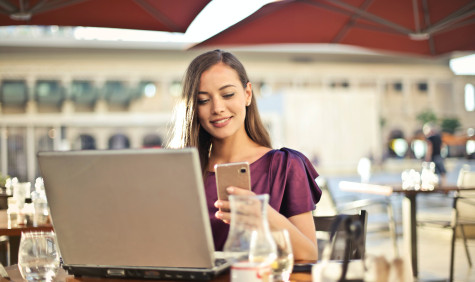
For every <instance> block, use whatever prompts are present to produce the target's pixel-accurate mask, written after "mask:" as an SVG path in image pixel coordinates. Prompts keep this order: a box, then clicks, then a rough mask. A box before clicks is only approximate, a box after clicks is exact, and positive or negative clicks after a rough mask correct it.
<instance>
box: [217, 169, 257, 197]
mask: <svg viewBox="0 0 475 282" xmlns="http://www.w3.org/2000/svg"><path fill="white" fill-rule="evenodd" d="M214 171H215V173H216V188H217V189H218V199H220V200H225V201H227V200H228V193H227V192H226V188H228V187H229V186H234V187H239V188H243V189H248V190H251V172H250V170H249V163H248V162H240V163H227V164H217V165H215V166H214Z"/></svg>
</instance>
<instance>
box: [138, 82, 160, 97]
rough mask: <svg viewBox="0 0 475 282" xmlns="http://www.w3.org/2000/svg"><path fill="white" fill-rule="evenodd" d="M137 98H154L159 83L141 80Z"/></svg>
mask: <svg viewBox="0 0 475 282" xmlns="http://www.w3.org/2000/svg"><path fill="white" fill-rule="evenodd" d="M138 88H139V89H138V93H137V95H136V98H140V97H147V98H152V97H155V95H157V85H156V84H155V83H154V82H151V81H141V82H140V83H139V86H138Z"/></svg>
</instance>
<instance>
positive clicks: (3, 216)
mask: <svg viewBox="0 0 475 282" xmlns="http://www.w3.org/2000/svg"><path fill="white" fill-rule="evenodd" d="M52 230H53V226H52V225H51V224H45V225H42V226H37V227H33V226H27V225H18V224H16V222H9V220H8V214H7V211H6V210H0V236H3V235H7V236H21V233H22V232H29V231H52Z"/></svg>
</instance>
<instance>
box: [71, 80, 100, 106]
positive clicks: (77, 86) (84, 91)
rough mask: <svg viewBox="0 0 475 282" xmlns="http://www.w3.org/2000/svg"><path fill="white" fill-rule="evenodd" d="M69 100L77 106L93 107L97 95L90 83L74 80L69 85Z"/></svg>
mask: <svg viewBox="0 0 475 282" xmlns="http://www.w3.org/2000/svg"><path fill="white" fill-rule="evenodd" d="M71 99H72V100H73V101H74V102H76V103H78V104H85V105H93V104H94V103H95V102H96V100H97V93H96V91H95V89H94V86H93V84H92V82H91V81H85V80H74V81H73V82H72V83H71Z"/></svg>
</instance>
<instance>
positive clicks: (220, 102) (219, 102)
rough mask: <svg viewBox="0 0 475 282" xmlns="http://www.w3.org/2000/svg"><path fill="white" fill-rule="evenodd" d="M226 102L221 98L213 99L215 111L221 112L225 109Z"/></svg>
mask: <svg viewBox="0 0 475 282" xmlns="http://www.w3.org/2000/svg"><path fill="white" fill-rule="evenodd" d="M224 108H225V107H224V102H223V100H221V99H213V109H212V110H213V113H220V112H222V111H224Z"/></svg>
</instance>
